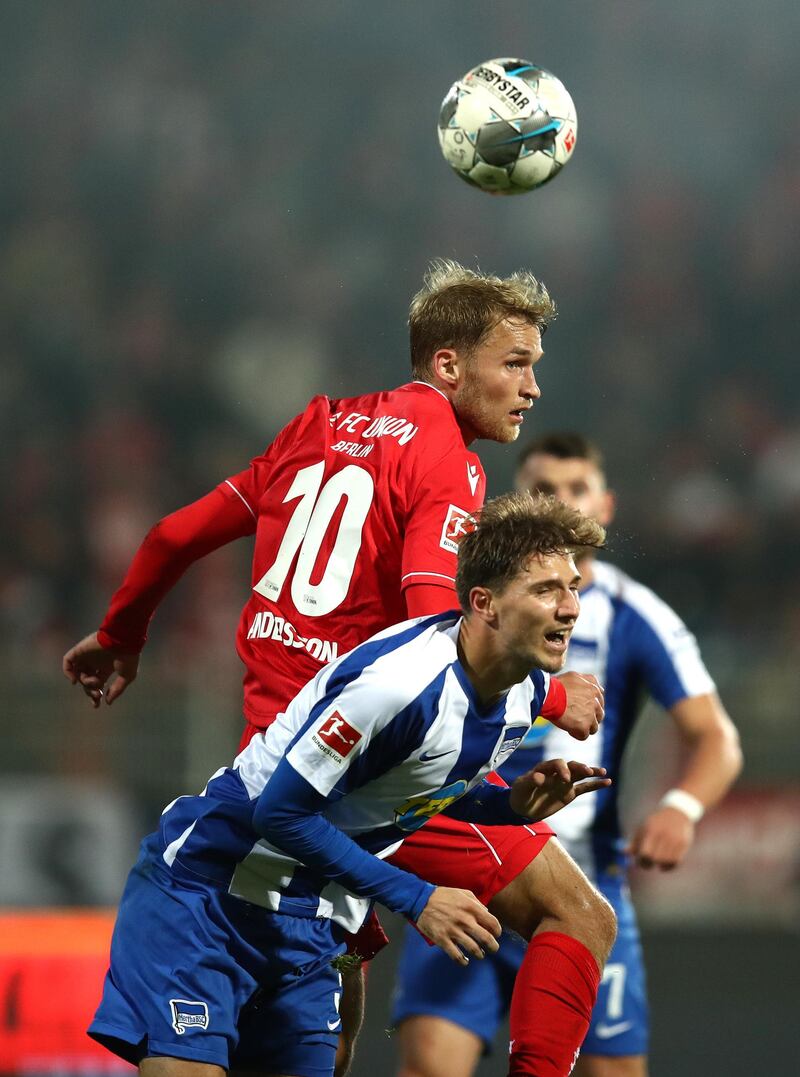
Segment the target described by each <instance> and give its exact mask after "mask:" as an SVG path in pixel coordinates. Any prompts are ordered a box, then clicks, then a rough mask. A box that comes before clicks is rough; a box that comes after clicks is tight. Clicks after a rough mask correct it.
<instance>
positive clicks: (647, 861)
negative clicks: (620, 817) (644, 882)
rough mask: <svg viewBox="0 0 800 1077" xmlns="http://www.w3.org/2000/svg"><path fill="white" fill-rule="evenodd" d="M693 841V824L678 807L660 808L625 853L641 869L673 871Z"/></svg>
mask: <svg viewBox="0 0 800 1077" xmlns="http://www.w3.org/2000/svg"><path fill="white" fill-rule="evenodd" d="M693 841H694V823H693V822H692V820H691V819H689V818H688V816H686V815H684V814H683V812H682V811H678V809H677V808H658V809H657V810H656V811H654V812H653V813H652V814H651V815H648V816H647V818H646V819H645V820H644V822H643V823H642V824H641V826H640V827H639V828H638V830H637V831H636V833H635V834H634V835H633V838H632V839H631V842H630V844H629V845H628V848H627V849H626V852H627V853H629V854H630V856H632V857H633V858H634V860H635V862H636V863H637V864H638V866H639V867H640V868H660V869H661V871H672V869H673V868H675V867H677V866H678V864H680V862H681V861H682V860H683V858H684V857H685V856H686V854H687V853H688V851H689V849H690V848H691V845H692V842H693Z"/></svg>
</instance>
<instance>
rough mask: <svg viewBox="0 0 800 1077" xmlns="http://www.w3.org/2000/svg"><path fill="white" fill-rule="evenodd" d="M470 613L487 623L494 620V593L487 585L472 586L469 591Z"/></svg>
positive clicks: (491, 622)
mask: <svg viewBox="0 0 800 1077" xmlns="http://www.w3.org/2000/svg"><path fill="white" fill-rule="evenodd" d="M469 608H470V613H472V614H473V615H474V616H475V617H479V618H480V619H481V620H482V621H486V622H487V624H493V623H494V621H495V617H496V614H495V608H494V595H493V594H492V592H491V591H490V590H489V588H488V587H473V588H472V590H471V591H470V593H469Z"/></svg>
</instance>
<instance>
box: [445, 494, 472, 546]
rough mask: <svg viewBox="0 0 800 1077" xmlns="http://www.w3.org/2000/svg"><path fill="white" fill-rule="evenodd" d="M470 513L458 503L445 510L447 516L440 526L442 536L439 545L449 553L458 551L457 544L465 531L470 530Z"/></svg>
mask: <svg viewBox="0 0 800 1077" xmlns="http://www.w3.org/2000/svg"><path fill="white" fill-rule="evenodd" d="M471 517H472V514H471V513H469V512H467V510H466V509H460V508H459V507H458V505H451V506H450V507H449V508H448V510H447V516H446V517H445V520H444V527H443V528H442V537H441V539H440V540H439V545H440V546H441V547H442V549H444V550H449V551H450V553H458V544H459V542H460V541H461V539H462V538H463V537H464V535H466V533H467V532H468V531H470V530H472V519H471Z"/></svg>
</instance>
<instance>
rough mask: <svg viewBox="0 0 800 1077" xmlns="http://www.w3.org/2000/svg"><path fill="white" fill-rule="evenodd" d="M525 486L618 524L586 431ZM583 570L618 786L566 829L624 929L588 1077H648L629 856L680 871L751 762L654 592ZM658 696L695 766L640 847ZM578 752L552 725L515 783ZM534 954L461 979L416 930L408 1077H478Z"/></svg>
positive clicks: (597, 757) (402, 979) (558, 446)
mask: <svg viewBox="0 0 800 1077" xmlns="http://www.w3.org/2000/svg"><path fill="white" fill-rule="evenodd" d="M516 483H517V487H518V489H520V490H531V491H538V492H542V493H547V494H553V495H555V496H556V497H557V498H559V499H560V500H562V501H564V502H566V503H567V504H568V505H571V506H572V507H574V508H577V509H580V510H581V511H582V512H584V513H585V514H586V515H588V516H591V517H593V518H594V519H595V520H597V521H598V522H599V523H601V524H603V525H604V526H606V525H607V524H609V523H610V522H611V520H612V518H613V515H614V496H613V494H612V493H611V491H610V490H609V489H608V488H607V486H606V477H605V472H604V467H603V459H602V456H601V454H600V451H599V450H598V448H597V447H596V446H594V445H593V444H592V443H591V442H589V441H587V440H586V439H585V438H584V437H582V436H581V435H579V434H575V433H553V434H549V435H547V436H544V437H542V438H539V439H538V440H536V441H534V442H533V443H532V444H531V445H529V446H528V447H527V449H526V450H525V451H524V453H523V454H522V456H521V458H520V462H519V467H518V470H517V475H516ZM579 569H580V572H581V576H582V579H581V583H580V592H581V612H580V616H579V619H578V623H577V625H576V629H575V632H574V634H573V636H572V639H571V642H570V647H569V653H568V655H567V663H566V665H567V667H568V668H571V669H575V670H580V671H582V672H585V673H593V674H595V675H596V676H597V677H598V678H599V679H600V681H601V683H602V684H603V685H604V686H605V690H606V717H605V721H604V722H603V725H602V728H601V731H600V733H599V734H598V736H596V737H594V738H593V739H592V741H591V742H590V743H589V744H587V745H586V746H585V754H586V760H587V762H590V763H594V764H595V765H603V766H605V767H607V768H608V771H609V774H611V775H612V777H613V778H614V779H615V784H614V785H613V786H612V787H611V788H610V789H608V790H603V791H601V792H600V793H598V794H597V795H596V796H591V797H587V798H585V799H584V800H583V801H582V802H581V803H580V804H575V805H573V806H571V807H570V808H568V809H567V810H565V811H564V812H562V813H561V815H560V816H559V820H558V826H557V831H558V836H559V838H560V840H561V841H562V842H563V843H564V845H565V847H566V848H567V850H568V851H569V852H570V854H571V855H572V856H573V857H574V859H575V860H576V861H577V862H578V863H579V864H580V865H581V867H582V868H583V869H584V871H585V872H586V874H587V875H588V876H589V878H590V879H592V880H593V881H594V882H595V884H596V885H597V886H598V888H599V889H600V891H601V892H602V893H603V894H604V895H605V896H606V897H607V898H608V900H609V901H610V902H611V904H612V905H613V907H614V909H615V911H616V913H617V918H618V923H619V928H618V935H617V941H616V943H615V945H614V948H613V950H612V952H611V954H610V956H609V959H608V962H607V964H606V967H605V971H604V974H603V981H602V985H601V988H600V992H599V995H598V1000H597V1004H596V1006H595V1010H594V1013H593V1016H592V1023H591V1026H590V1029H589V1033H588V1035H587V1037H586V1040H585V1041H584V1045H583V1048H582V1051H581V1055H580V1058H579V1061H578V1063H577V1065H576V1068H575V1074H576V1075H580V1077H645V1075H646V1073H647V1048H648V1011H647V997H646V990H645V977H644V968H643V964H642V954H641V947H640V943H639V934H638V928H637V924H636V918H635V913H634V909H633V906H632V904H631V900H630V894H629V890H628V886H627V882H626V867H627V863H628V858H629V857H631V858H632V859H633V861H634V862H635V863H637V864H639V865H640V866H642V867H645V868H653V867H657V868H660V869H661V870H664V871H668V870H670V869H672V868H674V867H676V866H677V865H678V864H680V863H681V861H682V860H683V858H684V857H685V856H686V854H687V852H688V850H689V849H690V847H691V845H692V842H693V840H694V834H695V827H696V824H697V823H698V822H699V820H700V818H701V817H702V815H703V813H704V812H705V811H706V810H707V809H708V808H710V807H712V806H713V805H715V804H716V803H717V802H718V801H719V800H720V799H721V798H722V797H723V796H724V795H725V793H726V792H727V790H728V789H729V788H730V786H731V784H732V783H733V781H734V780H735V778H736V776H737V775H738V773H739V771H740V769H741V765H742V757H741V752H740V749H739V741H738V735H737V733H736V730H735V728H734V726H733V723H732V722H731V720H730V718H729V717H728V715H727V713H726V711H725V709H724V707H723V706H722V703H721V702H720V700H719V698H718V696H717V694H716V692H715V689H714V684H713V682H712V680H711V677H710V676H709V674H708V672H707V670H706V668H705V666H704V664H703V661H702V659H701V657H700V653H699V651H698V648H697V644H696V642H695V639H694V637H693V636H692V635H691V633H690V632H689V631H688V630H687V628H686V627H685V626H684V624H683V623H682V622H681V620H680V619H679V618H678V617H677V616H676V614H675V613H674V612H673V611H672V610H671V609H670V608H669V607H668V606H666V605H665V603H663V602H662V601H661V600H660V599H659V598H658V597H657V596H656V595H655V594H654V593H653V592H652V591H651V590H649V589H648V588H647V587H644V586H643V585H642V584H639V583H636V582H635V581H634V580H632V579H631V578H630V577H629V576H627V575H626V574H625V573H624V572H622V571H621V570H619V569H617V568H615V567H614V566H613V565H610V564H607V563H605V562H604V561H598V560H596V559H595V557H594V551H592V552H591V553H587V555H586V556H584V557H582V558H581V559H580V562H579ZM645 693H647V694H649V695H650V696H651V697H652V698H653V699H654V700H655V701H656V702H657V703H659V704H660V705H661V706H662V707H664V708H665V709H666V710H667V711H668V712H669V714H670V716H671V717H672V719H673V720H674V723H675V729H676V732H677V734H678V736H679V739H680V741H681V743H682V746H683V748H684V751H685V762H684V766H683V770H682V772H681V775H680V778H679V781H678V785H677V787H676V788H674V789H671V790H669V791H668V792H667V793H666V794H665V795H664V797H663V798H662V799H661V801H660V803H659V805H658V807H657V808H656V809H655V811H653V812H651V814H649V815H648V816H647V817H646V818H645V819H644V820H643V821H642V823H641V824H640V825H639V826H638V827H637V828H636V830H635V832H634V835H633V838H632V839H631V841H630V842H629V843H627V844H626V842H625V840H624V839H623V837H622V833H621V826H620V820H619V814H618V803H619V796H620V782H619V774H620V765H621V761H622V756H623V753H624V751H625V746H626V744H627V742H628V738H629V736H630V734H631V731H632V729H633V726H634V723H635V721H636V718H637V716H638V714H639V713H640V707H641V704H642V699H643V696H644V695H645ZM567 747H568V743H565V741H564V738H563V736H562V734H561V733H560V731H559V730H557V729H553V728H552V727H550V726H548V725H547V724H546V723H540V724H539V726H538V727H537V728H535V729H534V730H533V731H532V732H531V734H529V737H528V738H527V743H526V745H525V746H524V747H523V749H521V750H520V751H519V752H517V754H516V756H515V757H514V758H513V759H512V760H511V761H510V762H509V764H508V766H507V767H503V768H501V773H502V775H503V777H505V778H506V780H507V781H510V780H512V779H513V777H514V775H515V774H517V773H521V772H522V770H523V769H525V768H526V767H529V766H530V765H531V763H532V762H533V761H534V760H538V759H540V758H542V757H543V756H552V755H559V754H561V753H562V752H563V751H564V750H565V748H567ZM523 952H524V951H523V949H522V947H521V946H520V944H519V942H518V941H516V940H514V939H513V938H511V937H510V936H509V935H507V934H506V935H504V937H503V939H502V942H501V947H500V951H499V952H498V954H497V955H494V956H493V957H492V958H491V960H490V961H487V962H485V963H484V964H483V965H482V966H481V968H480V969H479V968H477V967H471V968H469V969H466V970H464V971H463V973H462V972H459V974H458V975H456V976H454V975H451V971H450V969H449V968H446V967H442V966H443V964H444V963H442V962H441V961H439V959H438V955H437V954H436V952H435V951H433V950H432V949H431V948H430V947H428V946H426V945H425V944H424V943H421V941H420V939H419V936H418V935H417V934H416V932H413V931H409V932H408V933H407V937H406V940H405V944H404V951H403V955H402V959H401V964H400V969H399V978H398V993H397V999H396V1002H395V1010H394V1018H395V1021H396V1022H397V1023H399V1025H400V1036H399V1039H400V1044H401V1051H402V1064H401V1069H400V1073H401V1074H402V1077H469V1075H470V1074H471V1073H472V1072H473V1070H474V1069H475V1066H476V1065H477V1062H478V1060H479V1058H480V1056H481V1054H482V1053H483V1051H484V1050H485V1049H486V1048H487V1047H488V1045H489V1044H490V1043H491V1041H492V1038H493V1036H494V1034H495V1031H496V1030H497V1027H498V1024H499V1022H500V1021H501V1019H502V1017H503V1014H504V1013H505V1012H506V1010H507V1009H508V1007H509V1001H510V999H511V992H512V988H513V984H514V976H515V973H516V970H517V968H518V967H519V963H520V961H521V959H522V956H523ZM512 1009H513V1003H512Z"/></svg>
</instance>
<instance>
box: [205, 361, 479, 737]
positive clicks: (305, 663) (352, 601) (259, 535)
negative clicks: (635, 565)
mask: <svg viewBox="0 0 800 1077" xmlns="http://www.w3.org/2000/svg"><path fill="white" fill-rule="evenodd" d="M485 487H486V480H485V476H484V473H483V468H482V467H481V464H480V461H479V459H478V457H477V456H476V455H475V453H472V452H470V451H469V450H468V449H467V447H466V445H465V444H464V438H463V436H462V434H461V430H460V429H459V426H458V422H457V420H456V415H455V412H454V411H453V408H452V406H451V404H450V402H449V401H448V399H447V397H446V396H444V394H443V393H441V392H440V391H439V390H438V389H436V388H434V387H433V386H432V385H428V384H426V383H423V382H414V383H412V384H410V385H403V386H401V387H400V388H399V389H393V390H390V391H388V392H381V393H370V394H368V395H366V396H357V397H351V398H349V399H343V400H330V399H329V398H328V397H324V396H318V397H315V398H314V399H313V400H312V401H311V403H310V404H309V405H308V407H307V408H306V410H305V411H304V412H303V413H302V414H301V415H298V416H297V418H295V419H293V420H292V422H290V423H289V424H288V425H287V426H286V427H285V428H284V429H283V430H282V431H281V433H280V434H278V436H277V437H276V438H275V440H274V441H273V442H272V444H271V445H270V446H269V448H268V449H267V450H266V452H265V453H264V454H263V455H262V456H259V457H257V458H256V459H255V460H253V462H252V463H251V465H250V467H249V468H248V470H247V471H243V472H241V473H240V474H238V475H234V476H232V477H231V478H230V479H227V480H226V482H225V483H223V484H221V486H220V487H219V489H220V490H221V491H223V492H226V493H227V495H228V496H229V497H239V498H241V499H242V501H243V502H244V503H245V504H246V506H247V507H248V509H249V510H250V512H251V513H252V515H253V518H254V520H255V524H256V543H255V552H254V556H253V577H252V586H253V591H252V595H251V597H250V600H249V602H248V603H247V605H246V606H245V608H244V611H243V613H242V618H241V621H240V623H239V629H238V632H237V648H238V651H239V655H240V657H241V659H242V661H243V662H244V664H245V667H246V673H245V679H244V691H245V701H244V708H245V714H246V716H247V719H248V721H250V722H251V723H253V724H255V725H258V726H266V725H268V724H269V723H270V721H271V720H272V719H273V718H274V716H275V715H276V714H278V713H280V712H281V711H282V710H284V709H285V708H286V706H287V704H288V703H289V701H290V700H291V699H292V698H293V697H294V696H295V695H296V694H297V692H298V690H299V689H300V688H301V687H302V685H303V684H305V683H306V682H307V681H308V680H310V679H311V678H312V677H313V676H314V675H315V674H316V673H317V672H318V670H319V669H320V667H321V666H322V665H323V664H325V663H326V662H329V661H331V660H332V659H334V658H336V657H338V656H339V655H341V654H343V653H344V652H345V651H347V650H349V649H350V648H351V647H354V646H356V644H358V643H361V642H363V641H364V640H365V639H367V638H368V637H369V636H370V635H372V634H373V633H375V632H378V631H380V630H381V629H382V628H385V627H387V626H388V625H390V624H394V623H395V622H397V621H401V620H403V618H404V617H405V616H406V606H405V600H404V597H403V590H404V588H405V587H407V586H409V585H411V584H416V583H439V584H443V585H445V586H450V587H452V586H453V584H454V581H455V574H456V562H457V557H456V552H457V548H458V547H457V542H458V539H459V536H460V535H461V534H462V533H463V529H464V521H465V519H466V517H467V516H468V515H469V514H470V513H471V512H473V511H474V510H475V509H477V508H479V507H480V506H481V505H482V504H483V500H484V495H485Z"/></svg>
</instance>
